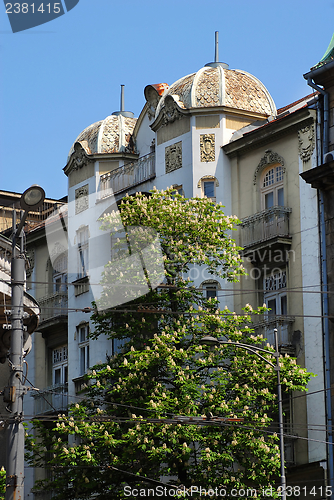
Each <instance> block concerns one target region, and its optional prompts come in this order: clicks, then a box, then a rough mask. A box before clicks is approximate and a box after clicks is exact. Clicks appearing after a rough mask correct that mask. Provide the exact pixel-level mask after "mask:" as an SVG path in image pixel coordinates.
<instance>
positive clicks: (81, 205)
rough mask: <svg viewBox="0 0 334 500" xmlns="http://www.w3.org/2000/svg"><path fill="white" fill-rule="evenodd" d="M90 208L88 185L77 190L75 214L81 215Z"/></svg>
mask: <svg viewBox="0 0 334 500" xmlns="http://www.w3.org/2000/svg"><path fill="white" fill-rule="evenodd" d="M87 208H88V184H86V185H85V186H82V187H80V188H78V189H76V190H75V213H76V214H79V213H80V212H83V211H84V210H86V209H87Z"/></svg>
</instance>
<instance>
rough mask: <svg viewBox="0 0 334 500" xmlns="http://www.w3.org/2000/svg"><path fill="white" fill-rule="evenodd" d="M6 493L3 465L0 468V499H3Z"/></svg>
mask: <svg viewBox="0 0 334 500" xmlns="http://www.w3.org/2000/svg"><path fill="white" fill-rule="evenodd" d="M5 493H6V471H5V469H4V468H3V467H1V469H0V500H5Z"/></svg>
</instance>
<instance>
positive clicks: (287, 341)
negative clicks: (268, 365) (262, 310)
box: [254, 314, 295, 346]
mask: <svg viewBox="0 0 334 500" xmlns="http://www.w3.org/2000/svg"><path fill="white" fill-rule="evenodd" d="M258 319H260V321H258V322H257V323H256V322H255V323H254V328H255V332H256V335H262V336H263V337H264V338H266V339H267V341H266V342H269V344H270V345H272V346H274V345H275V334H274V329H275V328H277V337H278V345H279V346H291V345H292V328H291V325H292V323H293V322H294V321H295V317H294V316H278V315H275V314H268V315H266V317H264V318H263V317H262V318H261V317H259V318H258Z"/></svg>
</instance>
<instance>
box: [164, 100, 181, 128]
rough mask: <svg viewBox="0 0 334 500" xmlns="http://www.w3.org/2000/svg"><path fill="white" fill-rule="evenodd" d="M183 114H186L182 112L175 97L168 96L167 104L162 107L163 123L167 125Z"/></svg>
mask: <svg viewBox="0 0 334 500" xmlns="http://www.w3.org/2000/svg"><path fill="white" fill-rule="evenodd" d="M183 116H184V114H183V113H182V112H181V110H180V108H179V106H178V105H177V103H176V102H175V101H174V99H173V97H171V96H167V97H166V99H165V106H164V107H163V108H162V125H163V126H166V125H168V124H169V123H173V122H175V120H179V119H180V118H182V117H183Z"/></svg>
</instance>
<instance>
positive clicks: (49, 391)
mask: <svg viewBox="0 0 334 500" xmlns="http://www.w3.org/2000/svg"><path fill="white" fill-rule="evenodd" d="M33 398H34V399H35V415H42V414H44V413H52V412H54V411H57V412H58V411H66V409H67V406H68V387H67V384H58V385H52V386H50V387H46V388H45V389H43V390H40V391H38V392H37V393H35V394H33Z"/></svg>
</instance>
